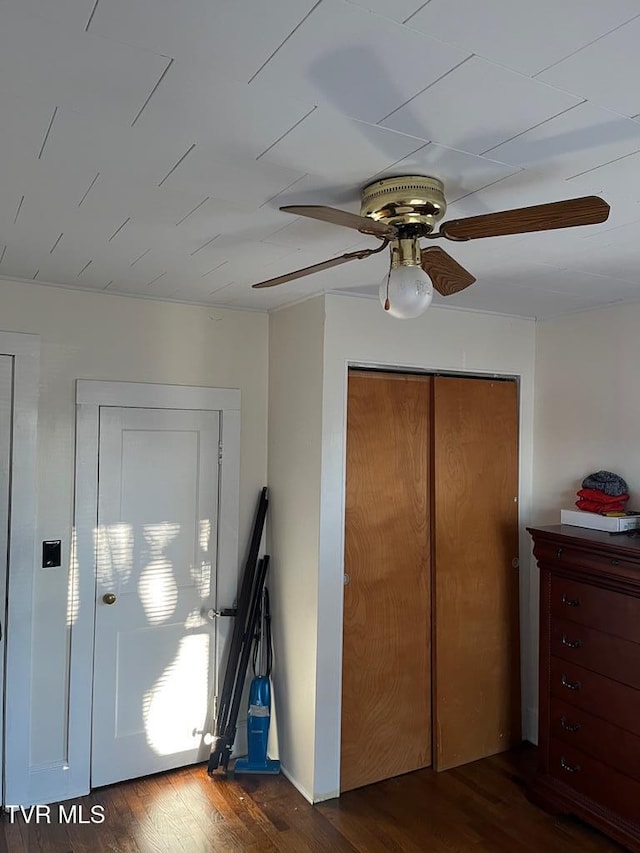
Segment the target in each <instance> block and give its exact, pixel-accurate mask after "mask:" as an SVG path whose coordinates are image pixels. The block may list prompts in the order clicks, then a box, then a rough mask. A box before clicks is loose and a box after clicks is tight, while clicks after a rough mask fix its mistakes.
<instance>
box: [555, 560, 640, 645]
mask: <svg viewBox="0 0 640 853" xmlns="http://www.w3.org/2000/svg"><path fill="white" fill-rule="evenodd" d="M551 615H552V616H554V617H557V618H559V619H570V620H571V621H572V622H579V623H580V624H581V625H587V626H588V627H590V628H597V629H598V630H599V631H606V632H607V633H609V634H615V635H616V636H618V637H623V638H624V639H627V640H631V641H632V642H634V643H640V598H635V597H634V596H631V595H623V594H622V593H619V592H611V591H610V590H607V589H600V587H597V586H592V585H591V584H588V583H580V582H579V581H574V580H569V579H568V578H563V577H559V576H557V575H553V576H552V578H551Z"/></svg>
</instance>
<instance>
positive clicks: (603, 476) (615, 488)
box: [582, 471, 629, 495]
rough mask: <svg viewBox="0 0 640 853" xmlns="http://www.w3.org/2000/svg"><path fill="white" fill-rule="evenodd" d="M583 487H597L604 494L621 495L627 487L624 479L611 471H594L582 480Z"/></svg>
mask: <svg viewBox="0 0 640 853" xmlns="http://www.w3.org/2000/svg"><path fill="white" fill-rule="evenodd" d="M582 488H583V489H598V490H599V491H601V492H604V493H605V495H622V494H624V493H625V492H628V491H629V489H628V487H627V484H626V483H625V481H624V480H623V479H622V477H620V476H619V475H618V474H614V473H613V472H612V471H596V473H595V474H589V476H588V477H585V478H584V480H583V481H582Z"/></svg>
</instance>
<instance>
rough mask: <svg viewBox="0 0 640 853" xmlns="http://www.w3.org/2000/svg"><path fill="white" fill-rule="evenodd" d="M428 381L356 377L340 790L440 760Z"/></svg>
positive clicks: (351, 403)
mask: <svg viewBox="0 0 640 853" xmlns="http://www.w3.org/2000/svg"><path fill="white" fill-rule="evenodd" d="M430 382H431V380H430V378H429V377H426V376H405V375H401V374H385V373H371V372H370V373H367V372H362V371H351V372H350V373H349V389H348V414H347V480H346V528H345V572H346V574H347V575H348V577H349V579H350V580H349V583H348V584H347V585H345V588H344V644H343V673H342V750H341V782H340V788H341V790H342V791H346V790H349V789H350V788H356V787H359V786H362V785H367V784H369V783H371V782H377V781H379V780H380V779H385V778H388V777H390V776H395V775H398V774H400V773H406V772H408V771H410V770H415V769H417V768H419V767H425V766H428V765H429V764H430V763H431V720H430V714H431V694H430V655H431V652H430V604H429V599H430V591H429V586H430V578H429V566H430V554H429V551H430V519H429V501H428V488H427V484H428V477H429V431H430V427H429V417H430V412H429V409H430V405H429V403H430Z"/></svg>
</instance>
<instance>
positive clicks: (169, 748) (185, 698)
mask: <svg viewBox="0 0 640 853" xmlns="http://www.w3.org/2000/svg"><path fill="white" fill-rule="evenodd" d="M209 658H210V655H209V636H208V635H207V634H193V635H191V636H189V637H183V638H182V639H181V640H180V645H179V648H178V653H177V654H176V657H175V658H174V660H173V661H172V662H171V663H170V664H169V665H168V666H167V667H166V669H165V670H164V672H163V673H162V675H161V676H160V677H159V678H158V679H157V681H156V682H155V684H154V685H153V687H152V688H151V689H150V690H149V691H147V692H146V693H145V695H144V700H143V717H144V725H145V733H146V737H147V742H148V744H149V746H150V747H151V749H153V751H154V752H155V753H156V754H157V755H174V754H175V753H178V752H185V751H187V750H193V749H196V748H197V747H198V746H199V745H200V742H201V734H200V732H201V730H202V728H203V725H204V722H205V719H206V715H207V701H208V695H209V665H210V659H209Z"/></svg>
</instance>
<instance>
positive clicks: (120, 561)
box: [96, 522, 134, 591]
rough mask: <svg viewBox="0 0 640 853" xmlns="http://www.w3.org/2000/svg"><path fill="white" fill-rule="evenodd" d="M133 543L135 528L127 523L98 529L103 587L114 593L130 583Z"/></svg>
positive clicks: (97, 539) (99, 571)
mask: <svg viewBox="0 0 640 853" xmlns="http://www.w3.org/2000/svg"><path fill="white" fill-rule="evenodd" d="M133 542H134V537H133V528H132V527H131V525H130V524H127V523H125V522H118V523H116V524H103V525H100V526H99V527H98V528H97V530H96V558H97V567H98V583H99V584H100V585H101V586H104V587H105V588H107V589H109V590H110V591H114V590H119V589H120V588H121V587H122V586H124V585H125V584H126V583H127V582H128V580H129V578H130V577H131V570H132V568H133Z"/></svg>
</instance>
